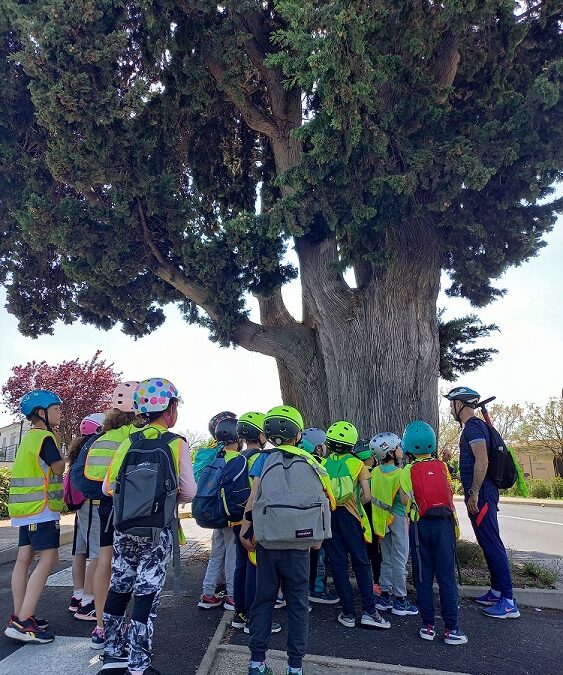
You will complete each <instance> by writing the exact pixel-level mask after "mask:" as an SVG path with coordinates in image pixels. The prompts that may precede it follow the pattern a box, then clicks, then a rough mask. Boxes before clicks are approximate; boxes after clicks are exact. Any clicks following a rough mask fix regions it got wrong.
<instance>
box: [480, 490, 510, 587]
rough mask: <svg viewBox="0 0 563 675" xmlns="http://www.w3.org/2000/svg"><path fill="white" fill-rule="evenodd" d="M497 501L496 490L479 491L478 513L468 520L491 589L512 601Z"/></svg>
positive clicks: (497, 493) (508, 567)
mask: <svg viewBox="0 0 563 675" xmlns="http://www.w3.org/2000/svg"><path fill="white" fill-rule="evenodd" d="M498 499H499V492H498V490H486V491H485V492H483V491H481V492H480V493H479V501H478V502H477V506H478V507H479V513H478V514H476V515H470V516H469V519H470V520H471V525H472V526H473V531H474V532H475V537H476V538H477V543H478V544H479V546H480V547H481V548H482V549H483V554H484V556H485V560H486V561H487V567H488V568H489V574H490V576H491V588H492V589H494V590H495V591H499V592H500V594H501V595H502V597H503V598H508V599H509V600H512V576H511V574H510V566H509V564H508V556H507V554H506V549H505V548H504V544H503V543H502V539H501V538H500V531H499V526H498V516H497V511H498Z"/></svg>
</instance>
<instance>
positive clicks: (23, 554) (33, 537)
mask: <svg viewBox="0 0 563 675" xmlns="http://www.w3.org/2000/svg"><path fill="white" fill-rule="evenodd" d="M61 404H62V401H61V399H60V398H59V397H58V396H57V394H55V393H54V392H52V391H48V390H45V389H36V390H34V391H30V392H29V393H27V394H25V396H24V397H23V398H22V400H21V402H20V410H21V412H22V414H23V415H25V417H27V419H28V420H30V421H31V424H32V428H31V429H30V430H29V431H28V432H27V433H26V434H25V435H24V437H23V438H22V441H21V443H20V446H19V448H18V452H17V453H16V459H15V460H14V466H13V469H12V480H11V482H10V492H9V497H8V511H9V514H10V516H11V518H12V525H13V526H14V527H18V528H19V543H18V547H19V548H18V557H17V560H16V563H15V565H14V570H13V572H12V596H13V600H14V613H13V614H12V616H11V617H10V621H9V623H8V627H7V628H6V630H5V631H4V633H5V634H6V635H7V636H8V637H10V638H12V639H14V640H19V641H21V642H37V643H39V644H45V643H47V642H52V641H53V640H54V639H55V635H54V634H53V633H51V632H50V631H49V630H47V627H48V622H47V621H45V620H42V619H37V618H36V617H35V611H36V608H37V603H38V602H39V598H40V597H41V594H42V592H43V589H44V588H45V583H46V581H47V577H48V576H49V575H50V574H51V572H52V571H53V568H54V566H55V565H56V564H57V560H58V558H59V544H60V526H59V520H60V517H61V511H62V510H63V508H64V501H63V479H62V475H63V473H64V470H65V463H64V460H63V458H62V457H61V454H60V452H59V448H58V441H57V437H56V436H55V434H54V433H53V429H54V428H56V427H57V426H58V425H59V424H60V421H61ZM35 553H39V562H38V564H37V566H36V567H35V569H34V570H33V572H32V574H31V576H30V577H29V579H28V574H29V568H30V565H31V563H32V562H33V558H34V556H35Z"/></svg>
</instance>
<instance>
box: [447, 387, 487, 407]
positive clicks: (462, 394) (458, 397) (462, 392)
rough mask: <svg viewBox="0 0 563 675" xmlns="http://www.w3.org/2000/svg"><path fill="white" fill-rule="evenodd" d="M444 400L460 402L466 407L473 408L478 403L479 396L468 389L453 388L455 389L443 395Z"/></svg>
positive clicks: (476, 392)
mask: <svg viewBox="0 0 563 675" xmlns="http://www.w3.org/2000/svg"><path fill="white" fill-rule="evenodd" d="M444 398H447V399H448V401H462V402H463V403H465V404H467V405H470V406H474V405H475V404H476V403H479V399H480V398H481V394H479V392H478V391H475V389H470V388H469V387H455V389H452V390H451V391H449V392H448V393H447V394H444Z"/></svg>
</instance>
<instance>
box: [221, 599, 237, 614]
mask: <svg viewBox="0 0 563 675" xmlns="http://www.w3.org/2000/svg"><path fill="white" fill-rule="evenodd" d="M223 607H224V608H225V609H228V610H229V612H234V611H235V601H234V600H233V599H232V598H231V597H230V596H228V595H226V596H225V600H224V601H223Z"/></svg>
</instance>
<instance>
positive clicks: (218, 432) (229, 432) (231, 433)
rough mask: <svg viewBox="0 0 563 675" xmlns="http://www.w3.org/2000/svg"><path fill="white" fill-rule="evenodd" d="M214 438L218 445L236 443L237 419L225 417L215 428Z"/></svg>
mask: <svg viewBox="0 0 563 675" xmlns="http://www.w3.org/2000/svg"><path fill="white" fill-rule="evenodd" d="M215 438H216V439H217V442H218V443H225V444H226V445H227V444H229V443H236V442H237V441H238V434H237V418H236V417H225V419H224V420H221V421H220V422H219V423H218V424H217V426H216V427H215Z"/></svg>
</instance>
